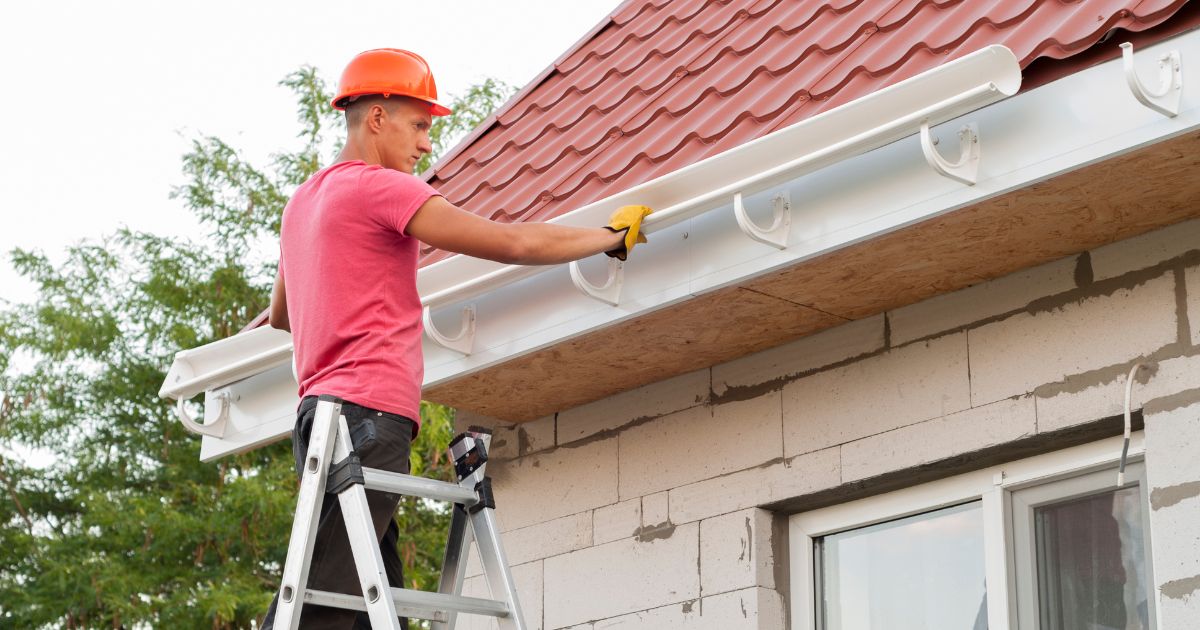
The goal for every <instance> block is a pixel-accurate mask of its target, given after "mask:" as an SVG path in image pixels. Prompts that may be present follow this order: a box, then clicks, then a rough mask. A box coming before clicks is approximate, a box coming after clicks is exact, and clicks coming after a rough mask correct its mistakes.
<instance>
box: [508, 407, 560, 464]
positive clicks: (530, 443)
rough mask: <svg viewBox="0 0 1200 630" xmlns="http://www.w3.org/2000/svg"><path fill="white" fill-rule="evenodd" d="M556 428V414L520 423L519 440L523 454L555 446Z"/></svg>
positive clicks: (518, 427) (518, 429) (518, 426)
mask: <svg viewBox="0 0 1200 630" xmlns="http://www.w3.org/2000/svg"><path fill="white" fill-rule="evenodd" d="M555 430H556V429H555V418H554V414H551V415H548V416H543V417H541V418H538V419H537V420H531V421H529V422H523V423H521V424H518V425H517V441H518V443H519V444H520V446H521V455H528V454H530V453H536V452H538V451H544V450H546V449H548V448H551V447H553V446H554V441H555Z"/></svg>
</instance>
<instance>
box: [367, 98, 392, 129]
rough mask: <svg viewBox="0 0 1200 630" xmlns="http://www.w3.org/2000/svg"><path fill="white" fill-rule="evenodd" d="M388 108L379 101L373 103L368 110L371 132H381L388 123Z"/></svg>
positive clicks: (368, 126) (368, 122)
mask: <svg viewBox="0 0 1200 630" xmlns="http://www.w3.org/2000/svg"><path fill="white" fill-rule="evenodd" d="M387 116H388V113H387V110H386V109H385V108H384V107H383V105H381V104H379V103H372V104H371V108H370V109H368V110H367V119H366V123H367V128H368V129H369V130H370V131H371V133H379V132H380V130H382V129H383V126H384V125H385V124H386V123H387Z"/></svg>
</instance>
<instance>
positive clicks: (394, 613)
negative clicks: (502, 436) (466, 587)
mask: <svg viewBox="0 0 1200 630" xmlns="http://www.w3.org/2000/svg"><path fill="white" fill-rule="evenodd" d="M341 409H342V401H341V400H339V399H338V398H335V397H333V396H321V397H320V398H319V399H318V402H317V409H316V416H315V417H314V418H313V428H312V436H311V437H310V439H309V446H308V454H307V455H306V457H305V461H304V472H303V473H302V477H301V481H300V496H299V499H298V500H297V502H296V518H295V520H294V521H293V522H292V536H291V542H290V543H289V544H288V553H287V561H286V562H285V563H284V567H283V584H282V586H281V587H280V590H279V603H278V605H277V607H276V612H275V628H287V629H288V630H297V628H299V626H300V612H301V608H302V604H319V605H322V606H332V607H335V608H345V609H350V610H358V611H366V612H367V614H368V615H369V616H370V619H371V627H372V628H374V629H375V630H381V629H383V628H393V629H395V630H399V628H400V621H399V619H398V618H399V617H408V618H415V619H428V620H431V621H432V622H433V623H432V624H431V625H432V628H433V630H453V628H454V623H455V620H456V617H457V615H458V614H460V613H463V614H475V615H488V616H492V617H496V618H497V621H498V622H499V625H500V628H501V630H525V629H526V626H525V619H524V617H523V616H522V614H521V606H520V604H519V603H518V602H517V591H516V588H515V587H514V585H513V580H512V574H511V573H510V572H509V569H508V562H507V560H506V559H505V557H504V549H503V548H502V547H501V545H500V530H499V528H498V527H497V525H496V514H495V508H496V505H495V501H494V499H493V497H492V490H491V480H490V479H489V478H488V477H486V476H485V475H484V472H485V469H486V466H487V449H488V446H489V445H490V443H491V434H490V432H488V431H487V430H486V429H480V428H477V427H472V428H471V430H470V431H468V432H467V433H463V434H461V435H459V436H458V437H456V438H455V439H454V440H453V441H452V442H451V443H450V456H451V457H452V458H453V459H454V468H455V472H456V474H457V477H458V480H459V481H458V483H457V484H453V483H446V482H444V481H435V480H432V479H424V478H422V477H414V476H412V475H403V474H400V473H394V472H388V471H383V470H378V469H373V468H363V467H362V465H361V464H360V463H359V460H358V456H357V455H356V454H355V453H354V451H353V443H352V442H351V440H350V431H349V429H348V428H347V425H346V418H345V417H343V416H342V414H341ZM327 489H328V492H329V493H330V494H336V495H337V497H338V501H340V502H341V506H342V515H343V518H344V520H345V523H346V530H347V531H346V533H347V535H348V536H349V538H350V548H351V551H352V552H353V555H354V565H355V568H356V569H357V571H358V580H359V583H360V585H361V586H362V593H363V594H362V595H361V596H360V595H347V594H344V593H332V592H328V591H318V590H313V589H309V588H307V584H308V571H309V564H310V563H311V561H312V552H313V540H314V539H315V538H316V533H317V520H318V518H319V516H320V513H321V503H322V501H324V499H325V497H326V491H327ZM368 489H369V490H382V491H385V492H392V493H396V494H403V495H408V496H416V497H422V498H425V499H433V500H438V501H449V502H452V503H454V512H453V517H452V520H451V525H450V533H449V536H448V538H447V542H446V555H445V559H444V561H443V564H442V576H441V582H440V584H439V586H438V591H437V592H436V593H434V592H426V591H418V590H412V589H406V588H394V587H392V586H391V585H390V584H388V581H387V574H386V573H385V572H384V566H383V556H382V555H380V552H379V544H378V542H377V539H376V537H375V529H374V527H373V526H372V525H371V513H370V509H369V508H368V507H367V493H366V491H367V490H368ZM468 525H469V526H470V527H469V528H468ZM471 538H474V539H475V541H476V543H477V545H478V551H479V558H480V560H481V561H482V564H483V569H484V575H485V576H486V577H487V583H488V587H489V588H490V589H491V592H492V597H497V598H498V599H496V600H490V599H480V598H476V597H464V596H463V595H462V584H463V576H464V573H465V571H466V564H467V550H468V547H469V545H470V543H471Z"/></svg>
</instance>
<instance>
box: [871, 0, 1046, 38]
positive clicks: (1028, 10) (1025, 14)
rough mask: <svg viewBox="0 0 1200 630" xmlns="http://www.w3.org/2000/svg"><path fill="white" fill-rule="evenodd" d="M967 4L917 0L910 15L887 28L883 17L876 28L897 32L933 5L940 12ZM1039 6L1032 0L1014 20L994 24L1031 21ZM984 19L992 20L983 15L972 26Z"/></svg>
mask: <svg viewBox="0 0 1200 630" xmlns="http://www.w3.org/2000/svg"><path fill="white" fill-rule="evenodd" d="M965 2H966V0H917V2H916V3H914V4H913V5H912V7H910V9H909V11H908V13H905V14H904V15H903V16H901V17H900V18H898V19H895V20H891V21H890V23H888V24H887V25H886V26H885V25H884V24H883V22H884V20H883V18H882V17H881V18H880V19H879V20H877V21H876V23H875V24H876V26H878V27H879V30H880V31H882V32H891V31H894V30H897V29H899V28H902V27H903V26H905V25H907V24H908V23H909V21H910V20H912V19H913V16H915V15H916V14H917V13H919V12H920V11H921V9H923V8H925V7H927V6H930V5H933V6H935V7H938V10H943V11H949V10H952V9H949V8H947V7H950V6H952V5H954V4H956V3H957V4H963V3H965ZM1039 6H1040V5H1039V4H1038V2H1037V0H1030V2H1029V5H1028V6H1026V7H1025V8H1024V9H1023V10H1021V11H1020V12H1019V13H1017V14H1016V15H1014V16H1013V17H1012V19H1010V20H1006V21H1001V22H995V21H993V22H992V23H993V24H996V25H999V24H1007V23H1010V22H1015V21H1018V20H1020V21H1024V20H1027V19H1029V16H1031V15H1033V14H1034V13H1036V12H1037V10H1038V7H1039ZM887 13H891V11H890V10H889V11H888V12H887ZM883 17H887V14H884V16H883ZM984 19H988V20H990V18H989V17H988V16H987V15H986V14H985V15H981V16H980V17H979V19H978V20H976V21H975V22H972V26H974V25H975V24H976V23H978V21H979V20H984Z"/></svg>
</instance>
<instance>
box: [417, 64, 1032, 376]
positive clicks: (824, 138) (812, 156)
mask: <svg viewBox="0 0 1200 630" xmlns="http://www.w3.org/2000/svg"><path fill="white" fill-rule="evenodd" d="M1020 86H1021V68H1020V65H1019V63H1018V61H1017V58H1016V57H1015V56H1014V55H1013V53H1012V51H1011V50H1009V49H1008V48H1005V47H1004V46H989V47H987V48H984V49H982V50H979V51H977V52H974V53H972V54H970V55H967V56H965V57H962V58H960V59H956V60H954V61H951V62H949V63H947V64H944V65H942V66H939V67H937V68H934V69H932V70H928V71H926V72H923V73H921V74H918V75H916V76H914V77H911V78H909V79H906V80H904V81H901V82H900V83H897V84H895V85H892V86H889V87H886V88H884V89H882V90H879V91H878V92H875V93H872V94H868V95H867V96H864V97H862V98H860V99H857V100H855V101H852V102H850V103H847V104H845V105H842V106H841V107H837V108H834V109H831V110H829V111H827V112H823V113H821V114H818V115H817V116H814V117H812V118H808V119H805V120H802V121H800V122H798V123H796V124H794V125H792V126H790V127H787V128H785V129H781V130H779V131H776V132H774V133H771V134H768V135H766V136H763V137H761V138H758V139H756V140H753V141H751V142H748V143H746V144H744V145H741V146H739V147H736V148H733V149H730V150H728V151H725V152H723V153H720V154H718V155H714V156H712V157H710V158H707V159H705V160H701V161H700V162H696V163H694V164H690V165H688V166H686V167H684V168H682V169H679V170H677V171H674V172H671V173H668V174H666V175H663V176H662V177H658V178H656V179H654V180H651V181H649V182H646V183H644V184H640V185H638V186H634V187H633V188H630V189H628V190H625V191H622V192H619V193H617V194H616V195H613V196H611V197H608V198H605V199H602V200H600V201H597V202H595V203H591V204H588V205H587V206H584V207H582V208H579V209H578V210H575V211H573V212H570V213H567V214H565V215H562V216H559V217H556V218H554V219H551V220H550V221H549V222H550V223H556V224H560V225H573V226H600V225H605V224H606V223H608V215H609V214H610V213H611V212H612V211H613V210H614V209H616V208H618V207H620V206H623V205H627V204H640V205H647V206H650V207H651V208H654V209H655V210H656V212H655V213H654V214H652V215H650V216H649V217H648V218H647V219H646V221H645V222H644V224H643V231H644V232H645V233H646V234H653V233H655V232H658V231H662V230H664V229H667V228H669V227H671V226H673V225H676V224H678V223H680V222H682V221H686V220H687V219H689V218H691V217H694V216H696V215H698V214H701V213H703V212H706V211H709V210H713V209H715V208H718V207H721V206H723V205H726V204H728V203H730V202H731V201H734V200H735V199H736V200H737V202H736V203H735V211H736V212H737V214H738V217H739V218H738V222H739V225H740V226H741V227H742V229H743V231H745V232H746V233H747V235H748V236H750V238H754V239H755V240H759V241H762V242H768V243H770V242H774V243H775V244H776V246H777V247H779V246H780V245H785V241H784V240H783V239H786V233H787V228H788V221H787V220H786V219H785V217H787V213H784V212H778V213H777V218H776V221H775V223H774V224H773V225H772V226H771V227H770V228H767V229H765V230H764V229H761V228H758V226H756V225H755V224H754V223H753V221H751V220H749V218H748V217H746V215H745V212H744V207H743V206H742V204H741V202H740V198H741V196H742V195H748V194H750V193H752V192H754V191H757V190H762V189H765V188H769V187H771V186H772V185H775V184H778V183H780V182H782V181H785V180H788V179H793V178H796V177H799V176H801V175H804V174H806V173H810V172H813V171H816V170H819V169H821V168H824V167H826V166H829V165H831V164H834V163H837V162H840V161H842V160H845V159H846V158H849V157H853V156H856V155H860V154H862V153H866V152H868V151H871V150H873V149H876V148H879V147H881V146H884V145H886V144H890V143H892V142H895V141H896V140H899V139H901V138H903V137H905V136H909V135H912V134H914V133H918V132H920V133H921V134H922V138H923V139H924V143H925V146H926V147H927V148H926V150H925V155H926V159H928V160H929V162H930V164H931V165H932V166H933V167H934V168H935V169H936V170H938V171H939V172H941V173H943V174H946V175H948V176H951V177H955V178H957V179H960V180H962V181H966V182H968V183H973V181H974V173H975V169H976V168H977V166H978V158H979V153H978V142H977V137H976V136H973V135H969V134H967V135H964V142H963V148H964V149H965V151H964V156H966V157H965V158H964V159H963V160H962V161H961V162H960V163H959V164H949V163H947V162H946V161H945V160H943V159H942V158H941V157H940V155H939V154H938V153H937V150H936V149H935V148H934V147H933V142H932V139H931V136H930V134H929V131H928V130H929V127H930V126H932V125H937V124H939V123H942V122H945V121H947V120H950V119H953V118H956V117H958V116H961V115H963V114H965V113H967V112H970V111H974V110H976V109H979V108H980V107H983V106H985V105H988V104H990V103H993V102H995V101H998V100H1000V99H1002V98H1006V97H1008V96H1012V95H1014V94H1016V93H1017V91H1018V90H1019V89H1020ZM549 269H551V267H530V266H523V265H504V264H501V263H495V262H491V261H487V260H482V259H478V258H471V257H467V256H461V255H460V256H453V257H451V258H448V259H446V260H443V261H439V262H437V263H434V264H432V265H429V266H428V267H425V268H423V269H421V270H420V271H419V272H418V274H417V289H418V292H419V293H420V295H421V296H422V297H421V302H422V304H424V306H425V307H426V317H425V324H426V330H427V331H428V332H429V336H430V337H431V338H432V339H433V340H434V341H435V342H438V343H439V344H440V345H443V346H446V347H448V348H451V349H454V350H457V351H460V352H462V353H464V354H470V352H471V350H472V347H471V346H472V345H473V344H472V343H471V340H472V338H473V337H474V327H475V325H476V324H475V314H474V312H473V310H472V309H470V307H468V308H467V309H466V310H464V313H463V328H462V329H461V330H460V332H459V333H458V334H457V335H456V336H453V337H452V336H449V335H445V334H443V333H441V332H439V330H438V329H437V327H436V326H434V325H433V321H432V318H431V317H430V313H429V310H430V309H433V308H437V307H440V306H445V305H447V304H452V303H455V302H464V301H468V300H471V299H473V298H475V297H478V296H480V295H482V294H485V293H489V292H492V291H495V290H497V289H498V288H500V287H502V286H505V285H508V284H512V283H514V282H516V281H518V280H522V279H525V278H528V277H531V276H534V275H537V274H540V273H544V272H546V271H548V270H549ZM622 273H623V269H622V267H621V265H620V264H619V263H616V262H615V261H614V262H613V263H612V264H611V265H610V271H609V280H608V282H606V283H605V285H602V286H599V287H598V286H595V285H592V284H591V283H589V282H587V281H586V280H585V279H584V278H583V275H582V273H581V272H580V271H579V265H578V264H577V263H572V264H571V277H572V279H573V281H574V282H575V284H576V286H577V287H579V288H580V290H582V291H583V292H584V293H586V294H588V295H590V296H592V297H595V298H597V299H599V300H601V301H603V302H607V303H609V304H612V305H616V303H617V301H618V298H619V292H620V286H621V284H622V279H621V275H622Z"/></svg>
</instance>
